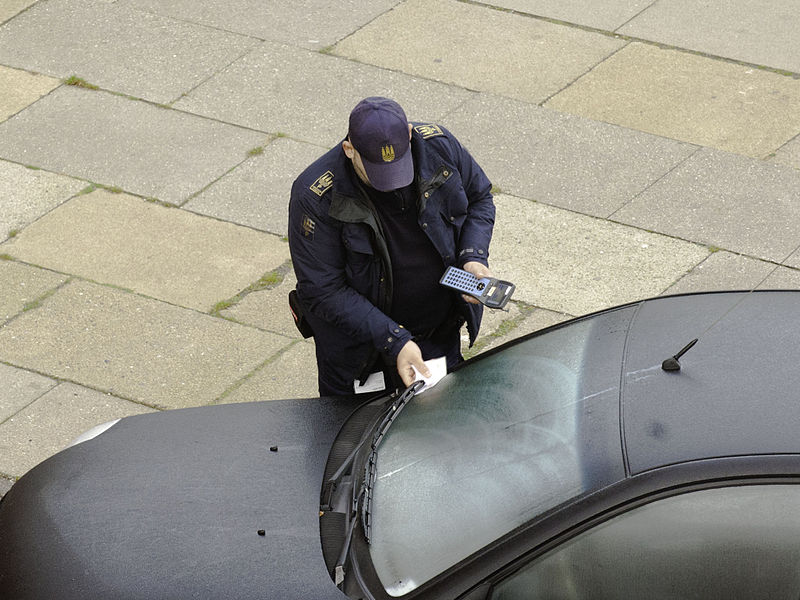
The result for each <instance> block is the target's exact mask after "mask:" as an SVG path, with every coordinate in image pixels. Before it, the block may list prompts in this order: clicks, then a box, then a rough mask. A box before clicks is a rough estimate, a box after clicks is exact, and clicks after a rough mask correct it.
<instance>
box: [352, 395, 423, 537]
mask: <svg viewBox="0 0 800 600" xmlns="http://www.w3.org/2000/svg"><path fill="white" fill-rule="evenodd" d="M424 386H425V382H424V381H415V382H414V383H412V384H411V385H410V386H408V387H407V388H406V391H405V392H403V393H402V394H401V395H400V397H399V398H398V399H397V400H395V401H394V403H393V404H392V406H391V407H390V408H389V411H388V412H387V413H386V416H384V417H383V421H381V424H380V425H379V426H378V428H377V429H376V430H375V434H374V435H373V436H372V449H371V451H370V453H369V457H368V458H367V464H366V466H365V469H364V471H365V472H364V491H365V494H364V502H363V503H362V504H361V520H362V524H363V526H364V537H365V538H366V540H367V543H368V544H369V543H370V534H371V531H372V519H371V514H372V512H371V511H372V491H373V489H374V486H375V477H376V476H377V471H378V446H379V445H380V443H381V442H382V441H383V438H384V436H385V435H386V432H387V431H388V430H389V427H391V426H392V424H393V423H394V421H395V419H397V416H398V415H399V414H400V411H402V410H403V408H405V406H406V405H407V404H408V403H409V402H410V401H411V399H412V398H413V397H414V396H415V395H416V394H417V392H419V391H420V390H421V389H422V388H423V387H424Z"/></svg>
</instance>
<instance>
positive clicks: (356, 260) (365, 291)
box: [342, 227, 380, 302]
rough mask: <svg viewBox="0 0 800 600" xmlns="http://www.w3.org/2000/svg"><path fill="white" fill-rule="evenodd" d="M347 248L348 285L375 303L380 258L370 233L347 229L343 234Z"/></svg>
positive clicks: (346, 273)
mask: <svg viewBox="0 0 800 600" xmlns="http://www.w3.org/2000/svg"><path fill="white" fill-rule="evenodd" d="M342 243H343V244H344V248H345V256H346V263H345V275H346V277H347V283H348V285H350V287H352V288H354V289H355V290H356V291H357V292H359V293H361V294H362V295H364V296H366V297H367V298H370V299H371V300H372V301H373V302H374V301H375V297H376V293H377V290H376V288H375V285H376V281H377V279H378V271H379V266H380V258H379V257H378V256H377V255H376V254H375V249H374V248H373V246H372V242H371V240H370V235H369V232H366V231H364V230H363V229H361V228H352V229H351V228H349V227H345V229H344V231H343V232H342Z"/></svg>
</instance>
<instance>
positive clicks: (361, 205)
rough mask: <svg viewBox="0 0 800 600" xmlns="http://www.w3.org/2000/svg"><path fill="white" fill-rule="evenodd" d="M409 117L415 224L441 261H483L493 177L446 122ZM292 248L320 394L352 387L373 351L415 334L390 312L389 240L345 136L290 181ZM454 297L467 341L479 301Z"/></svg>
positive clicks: (389, 352)
mask: <svg viewBox="0 0 800 600" xmlns="http://www.w3.org/2000/svg"><path fill="white" fill-rule="evenodd" d="M414 125H415V126H414V129H413V131H412V139H411V149H412V152H413V153H414V154H413V156H414V165H415V173H416V174H415V177H416V188H417V190H418V192H419V197H418V201H417V208H418V214H419V219H418V220H419V226H420V227H421V228H422V230H423V231H424V232H425V233H426V235H427V236H428V237H429V238H430V240H431V242H432V243H433V245H434V247H435V248H436V250H437V251H438V252H439V254H440V255H441V257H442V260H443V262H444V264H445V265H457V266H461V265H463V264H464V263H466V262H468V261H472V260H475V261H479V262H481V263H483V264H486V265H488V262H487V260H488V257H489V242H490V240H491V237H492V228H493V226H494V214H495V208H494V202H493V200H492V194H491V187H492V186H491V183H490V182H489V180H488V179H487V177H486V175H485V174H484V172H483V170H482V169H481V168H480V166H478V164H477V163H476V162H475V160H474V159H473V158H472V156H471V155H470V154H469V153H468V152H467V150H466V149H465V148H464V147H463V146H461V144H460V143H459V142H458V140H457V139H456V138H455V137H453V135H452V134H451V133H450V132H449V131H447V130H446V129H445V128H443V127H441V126H439V125H432V124H418V123H415V124H414ZM289 249H290V251H291V255H292V263H293V266H294V270H295V274H296V275H297V294H298V297H299V299H300V301H301V303H302V304H303V306H304V308H305V312H306V317H307V319H308V323H309V325H310V326H311V328H312V329H313V331H314V341H315V343H316V352H317V365H318V368H319V386H320V393H321V394H352V393H353V381H354V380H355V379H357V378H362V377H364V376H365V375H366V374H367V373H366V371H365V369H369V367H370V366H372V364H373V363H374V361H375V359H376V358H377V355H378V354H379V353H380V354H383V355H384V356H385V357H386V358H387V359H388V360H389V361H391V363H392V364H393V362H394V361H395V360H396V358H397V354H398V353H399V352H400V349H401V348H402V347H403V346H404V345H405V344H406V342H408V341H409V340H410V339H411V337H412V336H411V334H410V333H409V332H408V331H406V330H405V329H404V328H403V327H402V326H401V325H400V324H398V323H396V322H395V321H394V320H393V319H391V318H390V317H389V316H387V314H390V313H391V306H390V304H391V299H392V286H393V285H394V284H395V282H394V281H393V280H392V268H391V262H390V259H389V252H388V249H387V246H386V240H385V239H384V236H383V233H382V228H381V225H380V222H379V220H378V217H377V216H376V212H375V210H374V208H373V207H372V203H371V201H370V199H369V196H368V195H367V194H366V193H365V191H364V189H363V188H362V186H361V185H360V183H359V182H358V180H357V176H356V175H355V172H354V171H353V169H352V166H351V163H350V160H349V159H348V158H347V156H346V155H345V153H344V150H342V147H341V144H340V145H338V146H336V147H335V148H333V149H332V150H330V151H329V152H327V153H326V154H324V155H323V156H322V157H320V158H319V159H318V160H316V161H315V162H314V163H313V164H312V165H311V166H310V167H308V168H307V169H306V170H305V171H304V172H303V173H302V174H301V175H300V176H299V177H298V178H297V179H296V180H295V182H294V185H293V186H292V196H291V201H290V203H289ZM400 283H401V284H402V282H400ZM457 306H458V309H459V311H460V312H461V313H462V315H463V317H464V319H465V320H466V323H467V328H468V331H469V335H470V345H471V344H472V343H473V342H474V341H475V338H476V337H477V335H478V329H479V327H480V321H481V316H482V308H483V307H482V306H481V305H475V304H470V303H467V302H464V301H463V299H461V298H460V296H459V299H458V301H457ZM426 358H429V357H426Z"/></svg>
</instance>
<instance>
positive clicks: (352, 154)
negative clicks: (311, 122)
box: [342, 123, 413, 185]
mask: <svg viewBox="0 0 800 600" xmlns="http://www.w3.org/2000/svg"><path fill="white" fill-rule="evenodd" d="M412 127H413V126H412V125H411V123H409V124H408V139H409V140H410V139H411V129H412ZM342 149H343V150H344V153H345V155H346V156H347V158H349V159H350V161H351V162H352V163H353V169H354V170H355V172H356V175H358V177H359V179H361V181H363V182H364V183H366V184H367V185H370V182H369V177H368V176H367V172H366V171H365V170H364V163H363V162H362V161H361V155H360V154H359V153H358V150H356V148H355V146H353V144H351V143H350V138H348V139H346V140H345V141H344V142H342Z"/></svg>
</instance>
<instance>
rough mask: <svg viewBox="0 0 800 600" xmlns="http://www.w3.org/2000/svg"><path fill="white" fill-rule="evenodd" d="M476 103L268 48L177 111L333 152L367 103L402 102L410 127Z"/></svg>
mask: <svg viewBox="0 0 800 600" xmlns="http://www.w3.org/2000/svg"><path fill="white" fill-rule="evenodd" d="M471 95H472V93H471V92H469V91H467V90H461V89H455V88H453V87H452V86H446V85H443V84H440V83H436V82H432V81H426V80H423V79H420V78H418V77H411V76H409V75H405V74H402V73H396V72H393V71H388V70H386V69H380V68H377V67H373V66H370V65H363V64H359V63H356V62H353V61H350V60H345V59H343V58H338V57H335V56H330V55H327V54H320V53H318V52H310V51H307V50H300V49H298V48H296V47H291V46H285V45H282V44H278V43H273V42H265V43H264V44H263V45H262V46H261V47H259V48H257V49H256V50H253V51H252V52H251V53H250V54H248V55H247V56H245V57H244V58H242V59H241V60H238V61H236V62H235V63H234V64H232V65H231V66H230V67H228V68H227V69H225V70H224V71H222V72H221V73H220V74H219V75H216V76H215V77H212V78H211V79H210V80H208V81H207V82H206V83H204V84H203V85H201V86H199V87H198V88H197V89H195V90H193V91H192V92H191V93H189V94H187V95H186V96H185V97H184V98H182V99H181V100H179V101H178V102H176V103H175V104H174V106H175V107H176V108H179V109H181V110H186V111H189V112H191V113H195V114H198V115H203V116H206V117H210V118H212V119H219V120H221V121H225V122H227V123H236V124H238V125H242V126H245V127H251V128H253V129H258V130H260V131H268V132H271V133H284V134H288V135H289V136H290V137H292V138H294V139H297V140H302V141H306V142H311V143H314V144H318V145H320V146H324V147H326V148H330V147H332V146H333V145H334V144H337V143H339V142H340V141H341V140H342V139H344V137H345V136H346V135H347V119H348V117H349V115H350V111H351V110H352V109H353V107H354V106H355V105H356V104H357V103H358V102H359V101H360V100H361V99H362V98H365V97H367V96H388V97H390V98H394V99H395V100H397V102H399V103H400V104H401V105H402V106H403V108H404V109H405V111H406V114H407V116H408V118H409V119H412V120H414V119H418V120H431V121H435V120H439V119H441V117H442V115H444V114H446V113H447V112H448V111H449V110H452V109H453V108H455V107H456V106H458V105H459V104H461V103H462V102H463V101H464V100H466V99H467V98H469V97H470V96H471ZM304 166H305V165H304Z"/></svg>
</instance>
